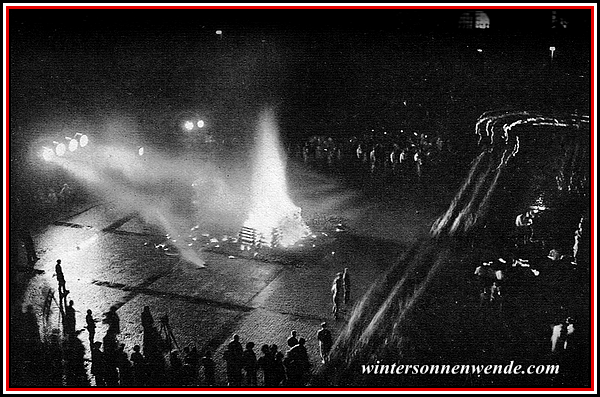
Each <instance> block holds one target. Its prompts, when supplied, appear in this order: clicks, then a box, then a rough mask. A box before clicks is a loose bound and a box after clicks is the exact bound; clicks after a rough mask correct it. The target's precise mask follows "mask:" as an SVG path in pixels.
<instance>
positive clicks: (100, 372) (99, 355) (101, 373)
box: [92, 342, 106, 387]
mask: <svg viewBox="0 0 600 397" xmlns="http://www.w3.org/2000/svg"><path fill="white" fill-rule="evenodd" d="M101 346H102V342H94V344H93V345H92V375H94V379H95V380H96V386H98V387H104V386H106V381H105V379H104V377H105V375H106V363H105V360H104V352H103V351H102V350H100V347H101Z"/></svg>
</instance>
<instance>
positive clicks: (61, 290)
mask: <svg viewBox="0 0 600 397" xmlns="http://www.w3.org/2000/svg"><path fill="white" fill-rule="evenodd" d="M60 264H61V261H60V259H57V260H56V266H55V267H54V270H55V272H56V280H58V296H59V298H62V297H66V296H67V295H68V294H69V291H68V290H67V288H66V282H65V275H64V273H63V270H62V266H61V265H60Z"/></svg>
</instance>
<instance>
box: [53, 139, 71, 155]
mask: <svg viewBox="0 0 600 397" xmlns="http://www.w3.org/2000/svg"><path fill="white" fill-rule="evenodd" d="M52 143H54V145H55V146H54V151H55V152H56V155H57V156H59V157H61V156H64V154H65V153H66V152H67V146H66V145H65V144H64V143H59V142H56V141H53V142H52Z"/></svg>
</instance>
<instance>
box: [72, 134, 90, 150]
mask: <svg viewBox="0 0 600 397" xmlns="http://www.w3.org/2000/svg"><path fill="white" fill-rule="evenodd" d="M75 137H76V138H77V137H79V146H81V147H85V145H87V144H88V136H87V135H85V134H82V133H80V132H78V133H77V134H75Z"/></svg>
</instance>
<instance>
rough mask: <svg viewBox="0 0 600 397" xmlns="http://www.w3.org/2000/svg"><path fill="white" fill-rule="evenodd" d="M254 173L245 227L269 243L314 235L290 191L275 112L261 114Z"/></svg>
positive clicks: (286, 243)
mask: <svg viewBox="0 0 600 397" xmlns="http://www.w3.org/2000/svg"><path fill="white" fill-rule="evenodd" d="M255 153H256V155H255V159H254V169H253V173H252V186H251V207H250V212H249V215H248V219H247V220H246V222H245V223H244V227H246V228H251V229H254V231H255V233H256V237H257V240H258V241H262V244H264V245H267V246H272V245H275V246H283V247H286V246H290V245H293V244H295V243H296V242H297V241H298V240H300V239H302V238H303V237H306V236H308V235H309V234H310V229H309V228H308V226H307V225H306V223H304V221H303V220H302V216H301V209H300V208H299V207H297V206H296V205H294V203H293V202H292V200H291V199H290V197H289V194H288V188H287V179H286V175H285V163H284V161H283V157H282V155H281V147H280V144H279V138H278V131H277V126H276V124H275V118H274V114H273V112H272V111H265V112H263V113H262V114H261V117H260V121H259V126H258V137H257V140H256V152H255Z"/></svg>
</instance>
